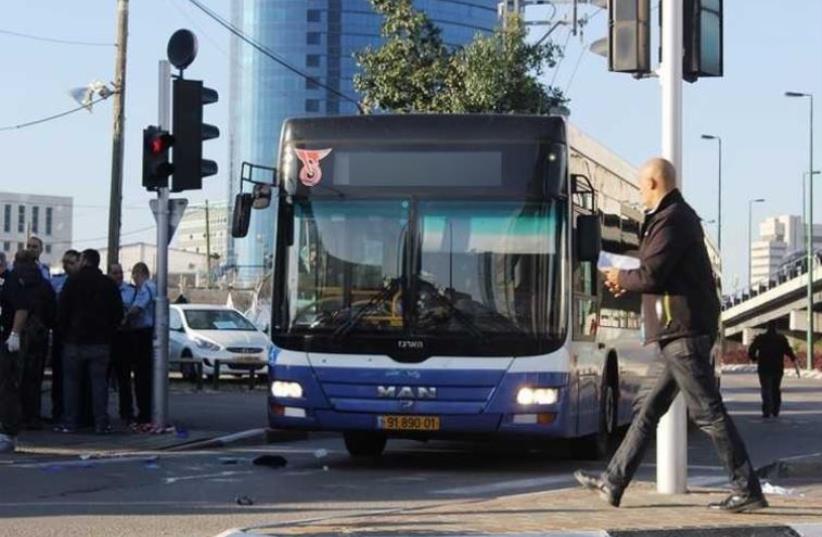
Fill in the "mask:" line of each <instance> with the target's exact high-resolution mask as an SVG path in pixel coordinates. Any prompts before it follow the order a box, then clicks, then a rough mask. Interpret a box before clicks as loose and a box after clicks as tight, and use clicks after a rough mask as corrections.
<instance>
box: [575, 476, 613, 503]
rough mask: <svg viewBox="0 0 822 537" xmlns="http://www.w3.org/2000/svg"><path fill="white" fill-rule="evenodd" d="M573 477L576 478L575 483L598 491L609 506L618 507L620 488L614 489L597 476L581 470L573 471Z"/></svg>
mask: <svg viewBox="0 0 822 537" xmlns="http://www.w3.org/2000/svg"><path fill="white" fill-rule="evenodd" d="M574 479H576V480H577V483H579V484H580V485H582V487H583V488H585V489H587V490H590V491H595V492H597V493H599V497H600V498H602V499H603V500H605V501H606V502H608V505H610V506H611V507H619V503H620V502H621V501H622V491H621V490H616V489H615V488H614V487H612V486H611V485H609V484H608V483H606V482H605V481H603V480H602V479H600V478H599V477H597V476H595V475H593V474H589V473H587V472H583V471H582V470H577V471H576V472H574Z"/></svg>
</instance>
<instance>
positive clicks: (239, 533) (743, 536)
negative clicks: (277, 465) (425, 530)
mask: <svg viewBox="0 0 822 537" xmlns="http://www.w3.org/2000/svg"><path fill="white" fill-rule="evenodd" d="M274 535H276V534H271V533H268V534H265V535H263V534H260V533H249V532H245V531H243V530H242V529H237V528H235V529H230V530H226V531H224V532H222V533H220V534H218V535H215V536H214V537H273V536H274ZM436 535H437V534H429V535H428V537H436ZM440 535H441V536H442V537H444V536H446V535H447V536H448V537H822V524H796V525H793V526H727V527H710V528H704V527H703V528H697V527H694V528H672V529H660V530H610V531H604V530H603V531H551V532H547V533H506V534H476V533H472V534H470V536H469V535H468V534H463V535H460V534H459V533H448V534H444V533H443V534H440Z"/></svg>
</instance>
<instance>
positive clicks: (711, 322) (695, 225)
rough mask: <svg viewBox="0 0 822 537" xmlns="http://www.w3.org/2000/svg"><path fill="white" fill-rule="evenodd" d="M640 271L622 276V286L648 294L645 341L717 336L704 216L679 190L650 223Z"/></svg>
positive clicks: (646, 225)
mask: <svg viewBox="0 0 822 537" xmlns="http://www.w3.org/2000/svg"><path fill="white" fill-rule="evenodd" d="M641 236H642V242H641V243H640V245H639V259H640V267H639V268H638V269H635V270H626V271H622V272H621V273H620V277H619V282H620V286H621V287H622V288H623V289H625V290H627V291H634V292H638V293H642V316H643V320H644V327H645V341H646V342H647V343H651V342H654V341H660V342H664V341H667V340H671V339H676V338H680V337H690V336H698V335H715V334H716V332H717V330H718V328H719V296H718V292H717V287H716V282H715V279H714V274H713V269H712V267H711V261H710V258H709V257H708V250H707V248H706V247H705V237H704V235H703V233H702V225H701V224H700V220H699V216H697V214H696V212H695V211H694V210H693V209H692V208H691V206H690V205H688V204H687V203H685V200H684V199H683V198H682V194H681V193H680V192H679V190H673V191H672V192H670V193H669V194H668V195H667V196H665V198H663V200H662V202H661V203H660V205H659V207H658V208H657V209H656V211H654V212H653V213H650V214H648V215H647V216H646V217H645V222H643V224H642V230H641Z"/></svg>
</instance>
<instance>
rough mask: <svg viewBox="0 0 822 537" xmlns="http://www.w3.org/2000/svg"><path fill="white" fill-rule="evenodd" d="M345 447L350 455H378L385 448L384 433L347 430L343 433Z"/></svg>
mask: <svg viewBox="0 0 822 537" xmlns="http://www.w3.org/2000/svg"><path fill="white" fill-rule="evenodd" d="M343 439H344V440H345V449H347V450H348V454H349V455H351V456H352V457H379V456H380V455H382V452H383V451H384V450H385V443H386V441H387V439H386V438H385V435H382V434H379V433H367V432H360V431H356V432H348V433H344V434H343Z"/></svg>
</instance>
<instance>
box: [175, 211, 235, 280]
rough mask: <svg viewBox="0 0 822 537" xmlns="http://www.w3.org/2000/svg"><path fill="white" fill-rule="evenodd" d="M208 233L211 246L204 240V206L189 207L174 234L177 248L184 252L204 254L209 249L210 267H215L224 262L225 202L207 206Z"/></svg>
mask: <svg viewBox="0 0 822 537" xmlns="http://www.w3.org/2000/svg"><path fill="white" fill-rule="evenodd" d="M208 228H209V229H208V231H209V234H210V235H211V244H209V242H208V241H207V240H206V211H205V206H204V205H198V206H196V207H189V208H187V209H186V212H185V213H184V214H183V219H182V220H180V225H179V226H177V231H176V232H175V233H174V242H175V245H176V246H177V248H179V249H180V250H185V251H186V252H194V253H196V254H206V253H207V252H208V250H209V248H210V249H211V258H212V260H213V261H212V265H213V266H214V267H217V266H218V265H220V264H222V263H224V262H225V259H226V247H227V246H228V237H227V236H226V235H227V233H228V230H229V229H230V228H231V226H230V225H229V221H228V205H227V203H226V202H224V201H223V202H217V203H209V204H208Z"/></svg>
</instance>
